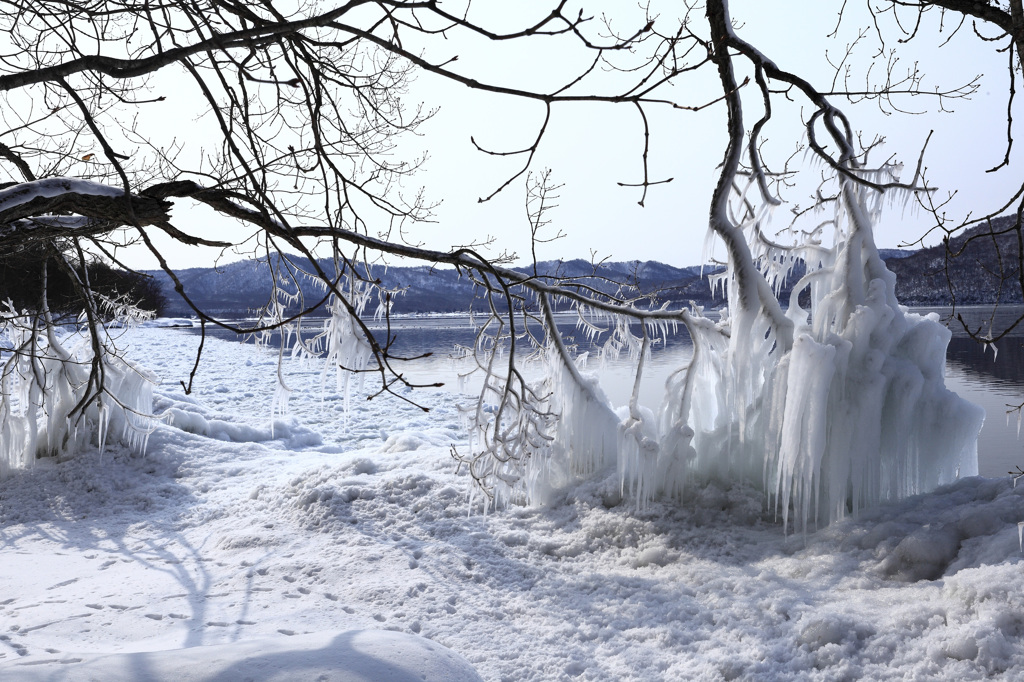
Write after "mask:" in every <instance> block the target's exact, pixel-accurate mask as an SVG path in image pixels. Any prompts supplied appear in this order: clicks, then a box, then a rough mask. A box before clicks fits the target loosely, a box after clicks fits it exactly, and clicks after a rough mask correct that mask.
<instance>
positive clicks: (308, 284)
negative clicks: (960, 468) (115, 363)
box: [148, 218, 1021, 317]
mask: <svg viewBox="0 0 1024 682" xmlns="http://www.w3.org/2000/svg"><path fill="white" fill-rule="evenodd" d="M1010 220H1011V219H1009V218H999V219H996V220H993V222H992V230H993V231H994V232H996V233H998V232H999V231H1000V230H1004V229H1006V227H1008V226H1009V225H1010ZM988 232H989V226H988V225H987V224H986V225H984V226H977V227H975V228H973V229H972V230H971V231H969V232H967V233H965V234H964V235H961V236H959V237H956V238H954V239H952V240H951V241H950V247H951V249H952V250H954V251H956V250H959V249H960V248H962V247H963V245H964V243H965V242H966V241H967V239H968V238H969V237H970V236H972V235H978V234H981V233H985V234H986V238H985V239H983V240H976V241H973V242H971V243H970V244H969V245H968V246H967V247H966V248H965V249H964V252H963V253H962V254H961V255H960V256H959V257H957V258H955V259H951V260H949V262H948V264H947V261H946V248H945V246H944V245H939V246H935V247H930V248H925V249H920V250H913V251H912V250H904V249H880V253H881V255H882V258H883V259H884V260H885V261H886V265H887V266H888V267H889V269H890V270H892V271H893V272H894V273H896V277H897V280H896V295H897V298H898V299H899V300H900V302H901V303H903V304H905V305H950V304H951V303H952V301H953V297H954V296H955V297H956V301H957V303H959V304H978V303H995V302H1001V303H1019V302H1021V292H1020V286H1019V285H1017V286H1016V288H1014V286H1013V285H1014V283H1015V282H1016V277H1017V276H1018V250H1017V241H1016V234H1015V233H1012V234H1006V235H996V236H995V237H991V236H989V235H988V234H987V233H988ZM995 244H998V253H997V250H996V247H995ZM295 262H296V263H298V265H299V267H302V268H303V269H306V270H307V271H308V270H310V263H309V261H305V260H303V259H298V260H296V261H295ZM1000 263H1001V264H1002V275H1001V276H1000V275H998V273H999V272H1000V269H999V267H1000ZM275 265H276V263H275ZM321 266H322V267H324V269H325V270H326V271H328V272H331V271H333V265H332V264H331V263H330V261H326V260H325V261H322V262H321ZM516 269H517V270H519V271H520V272H523V273H528V274H533V268H516ZM719 272H721V266H714V265H705V266H699V265H695V266H690V267H686V268H677V267H674V266H671V265H666V264H665V263H660V262H657V261H612V262H603V263H600V264H597V265H595V264H592V263H590V262H588V261H585V260H582V259H576V260H569V261H544V262H541V263H538V264H537V274H538V275H539V276H542V277H544V276H546V277H561V278H569V279H570V280H572V279H578V280H579V281H580V282H581V283H583V282H584V278H587V279H586V281H585V283H586V285H587V286H589V287H594V288H597V289H600V290H601V291H604V292H605V293H610V294H612V293H615V292H616V291H617V289H618V288H619V285H618V283H619V282H627V283H631V284H635V285H637V289H635V290H632V291H630V292H626V294H625V295H627V296H637V295H641V294H643V295H652V296H653V300H654V301H655V304H657V305H661V304H662V303H664V302H666V301H667V302H669V303H670V304H671V305H673V306H675V307H679V306H684V305H688V304H689V303H690V302H691V301H692V302H693V303H695V304H697V305H700V306H704V307H707V308H713V307H716V306H719V305H721V304H722V303H724V298H723V297H722V296H721V290H720V289H719V290H717V291H715V292H713V291H712V288H711V285H710V282H709V279H708V277H709V275H714V274H717V273H719ZM947 272H948V273H949V282H947V281H946V273H947ZM148 274H151V275H153V276H154V277H155V278H156V280H157V281H158V282H159V283H160V285H161V287H162V288H163V291H164V293H165V295H166V296H167V307H166V309H165V310H164V314H165V315H169V316H188V315H191V314H192V310H191V308H189V307H188V305H187V304H186V303H185V302H184V301H183V300H182V299H181V297H179V296H178V295H177V294H176V293H175V292H174V287H173V285H172V283H171V280H170V278H169V277H168V276H167V275H166V274H165V273H164V272H162V271H159V270H154V271H148ZM177 274H178V278H179V279H180V280H181V282H182V284H183V285H184V290H185V293H186V295H188V296H189V298H191V299H192V301H193V302H194V303H195V304H196V305H197V306H199V307H200V308H202V309H203V310H205V311H207V312H209V313H210V314H214V315H219V316H230V317H242V316H246V315H250V314H252V313H253V312H255V311H258V310H260V309H262V308H263V307H264V306H266V305H267V302H268V301H269V299H270V294H271V287H270V266H269V265H268V263H267V262H266V261H265V260H264V261H256V260H247V261H238V262H235V263H230V264H228V265H223V266H218V267H216V268H188V269H185V270H179V271H178V272H177ZM372 274H373V276H374V277H376V278H379V279H380V280H381V283H382V284H383V286H385V287H386V288H388V289H391V290H396V291H401V292H402V293H401V294H400V295H398V296H396V298H395V301H394V305H393V310H394V312H396V313H456V312H467V311H469V310H470V308H471V307H473V308H474V309H476V310H482V309H483V308H484V306H485V303H484V302H483V301H482V300H479V299H476V300H475V302H474V299H475V296H476V291H475V289H476V287H475V285H474V284H473V282H472V281H471V280H470V279H469V277H468V276H466V275H464V274H460V273H459V272H457V271H456V270H455V269H453V268H448V267H440V266H436V267H431V266H427V265H421V266H411V267H383V266H381V267H374V268H373V270H372ZM801 274H802V268H797V269H796V271H795V272H794V273H793V275H791V276H790V278H789V281H788V282H787V286H786V287H783V294H784V295H785V292H786V290H787V288H788V287H791V286H792V284H793V283H794V282H796V281H797V280H798V279H799V276H800V275H801ZM301 281H304V282H305V283H304V284H303V285H302V291H303V295H304V297H305V301H306V305H311V304H312V303H315V302H316V301H318V300H320V299H321V298H322V297H323V295H324V293H323V289H322V287H320V286H318V285H317V284H315V283H314V282H313V281H312V280H308V281H307V280H306V278H302V279H301ZM1000 281H1002V286H1001V287H1000ZM951 289H952V293H951ZM294 309H297V308H294Z"/></svg>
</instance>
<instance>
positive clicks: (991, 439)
mask: <svg viewBox="0 0 1024 682" xmlns="http://www.w3.org/2000/svg"><path fill="white" fill-rule="evenodd" d="M919 312H937V313H938V314H939V315H940V317H941V318H943V319H946V318H948V317H949V309H926V310H922V311H919ZM958 312H961V314H962V315H963V319H964V320H966V321H967V323H968V325H969V326H970V328H971V329H972V330H976V329H979V328H983V329H987V328H988V325H989V324H990V323H992V324H994V328H995V329H996V330H997V331H998V330H999V329H1001V328H1003V326H1005V325H1007V324H1010V323H1012V322H1013V321H1014V320H1015V319H1017V317H1019V316H1020V315H1021V313H1022V312H1024V308H1022V307H1009V306H1007V307H1004V308H1000V309H998V310H996V311H995V315H993V311H992V310H991V309H990V308H983V307H971V308H965V309H962V310H960V311H958ZM309 324H310V326H311V327H313V326H319V325H320V323H319V322H313V323H309ZM949 324H950V329H952V330H953V338H952V340H951V341H950V344H949V348H948V351H947V354H946V358H947V366H946V385H947V386H948V387H949V388H950V389H951V390H953V391H956V392H957V393H958V394H960V395H961V396H963V397H964V398H966V399H967V400H970V401H971V402H973V403H976V404H978V405H980V406H982V407H983V408H984V409H985V412H986V418H985V426H984V427H983V428H982V431H981V436H980V438H979V440H978V469H979V473H980V474H981V475H982V476H1005V475H1006V473H1007V472H1008V471H1009V470H1011V469H1013V468H1015V467H1016V466H1017V465H1018V464H1019V465H1021V466H1024V440H1022V439H1019V438H1018V429H1017V413H1013V414H1012V415H1011V416H1010V418H1009V421H1008V420H1007V414H1006V411H1007V405H1008V404H1009V405H1013V406H1016V405H1020V404H1021V403H1024V325H1022V328H1020V329H1017V330H1015V331H1014V334H1013V335H1011V336H1008V337H1006V338H1004V339H1002V340H1001V341H1000V342H999V343H998V344H997V347H998V352H997V353H995V354H994V353H993V352H992V350H988V351H985V350H984V349H983V348H982V347H981V346H980V345H979V344H978V343H977V342H975V341H974V340H972V339H970V338H969V337H968V336H967V334H966V333H965V332H964V330H963V327H962V325H960V324H959V322H958V321H957V320H951V321H950V323H949ZM1001 325H1002V326H1001ZM373 329H374V331H375V332H380V334H381V340H382V341H383V333H384V332H385V329H384V327H383V325H380V324H374V325H373ZM559 330H560V331H561V332H562V334H563V335H564V336H565V337H566V338H567V339H568V340H569V342H570V343H573V344H575V346H576V349H577V351H578V352H589V353H591V358H592V359H591V360H590V361H589V363H588V365H587V370H588V371H592V372H597V373H599V374H600V376H601V384H602V386H603V388H604V390H605V392H606V393H607V395H608V397H609V399H610V400H611V402H612V404H614V405H625V404H626V403H627V402H628V401H629V396H630V392H631V391H632V389H633V381H634V375H633V367H632V363H631V362H630V361H629V359H628V358H626V357H621V358H619V359H617V360H616V359H611V360H605V361H604V362H601V361H600V360H597V359H594V358H596V357H597V352H596V351H597V350H598V349H599V347H600V343H601V339H600V338H599V339H598V340H597V341H591V340H590V339H588V338H587V337H586V335H585V334H583V333H582V332H581V331H580V330H578V329H577V327H576V323H575V318H574V317H572V316H565V317H564V318H562V319H561V320H560V321H559ZM194 331H195V332H196V333H198V330H194ZM314 331H315V330H314V329H309V330H308V331H307V332H305V333H306V334H312V333H314ZM539 331H540V330H537V332H538V334H539ZM634 331H639V330H638V329H637V330H634ZM207 333H208V334H211V335H213V336H217V337H219V338H223V339H237V338H238V337H237V336H235V335H234V334H232V333H230V332H225V331H224V330H219V329H218V330H213V329H208V330H207ZM390 335H391V337H392V339H393V345H392V347H391V350H390V353H391V354H392V355H393V356H405V357H416V356H423V355H425V354H429V356H428V357H425V358H421V359H418V360H416V361H414V362H409V363H408V364H407V365H404V366H403V367H402V370H401V371H403V373H405V375H406V376H407V377H408V378H409V379H410V380H411V381H412V382H413V383H422V384H431V383H434V382H438V381H441V382H444V384H445V385H446V387H448V388H450V389H451V390H457V389H458V388H459V387H460V386H461V387H462V388H463V389H464V390H465V391H466V392H468V393H475V392H477V391H479V389H480V381H481V379H480V378H479V373H478V374H477V376H476V377H475V378H474V377H470V378H469V379H468V380H465V379H464V380H462V381H460V378H459V376H460V375H465V374H467V373H468V372H469V371H470V370H471V369H472V368H473V360H472V359H471V358H461V359H460V357H459V356H460V354H459V353H458V352H457V351H456V348H458V347H472V345H473V343H474V332H473V329H472V327H471V326H470V321H469V318H468V317H444V318H414V319H408V318H403V319H395V320H392V323H391V328H390ZM666 341H667V343H661V342H659V343H658V344H656V345H655V347H654V351H653V354H652V357H651V359H650V361H649V362H648V363H647V367H646V370H645V373H644V377H643V381H642V382H641V387H640V402H641V404H644V405H647V406H649V407H651V408H655V409H656V408H657V407H658V405H659V404H660V402H661V396H662V394H663V392H664V385H665V380H666V379H667V378H668V377H669V375H670V374H671V373H672V372H674V371H675V370H677V369H679V368H680V367H682V366H684V365H685V364H686V363H687V362H689V359H690V355H691V353H692V346H691V343H690V339H689V336H688V335H687V334H686V332H685V330H683V329H682V328H680V331H679V333H677V334H675V335H672V336H669V338H668V339H667V340H666ZM994 356H995V357H994ZM541 371H542V367H541V366H540V365H539V363H535V364H534V365H533V366H532V367H531V366H529V365H527V367H526V374H527V375H528V376H529V375H530V374H534V375H535V376H536V375H539V374H540V373H541Z"/></svg>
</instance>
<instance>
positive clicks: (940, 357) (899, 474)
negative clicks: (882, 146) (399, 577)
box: [473, 187, 984, 531]
mask: <svg viewBox="0 0 1024 682" xmlns="http://www.w3.org/2000/svg"><path fill="white" fill-rule="evenodd" d="M847 190H848V191H849V195H848V196H847V197H846V201H844V202H843V204H842V205H841V206H840V207H839V208H838V209H837V215H836V216H835V220H834V221H831V224H832V225H834V226H835V229H836V235H835V242H834V243H835V247H834V248H823V247H821V246H819V245H815V244H811V245H809V246H804V247H801V248H785V249H784V248H781V247H778V246H777V245H773V244H771V243H769V242H767V241H764V240H760V239H759V229H758V227H757V225H756V224H755V222H754V221H750V222H749V223H748V224H746V225H742V224H741V225H740V229H743V230H745V231H746V235H745V237H746V239H747V241H748V243H749V244H750V245H752V251H753V256H754V257H753V259H752V262H753V263H754V264H755V266H756V267H757V268H758V273H757V274H758V275H759V276H762V277H764V278H765V279H766V280H767V282H768V283H769V285H770V286H773V287H775V291H776V292H777V291H778V287H779V281H780V280H781V279H782V278H783V277H785V276H786V275H787V274H789V272H790V271H791V268H792V266H793V264H794V263H796V262H797V261H802V262H804V263H805V265H806V271H807V274H806V275H805V276H804V277H803V278H802V279H801V281H800V282H799V283H798V284H797V285H796V287H795V288H794V290H793V294H792V298H791V299H790V301H789V306H788V309H785V310H784V311H783V310H782V308H780V309H779V312H781V314H782V316H783V319H782V323H780V320H779V319H778V318H779V316H778V315H776V316H775V317H773V316H772V315H770V314H768V312H766V310H765V309H764V306H763V305H761V304H760V303H759V302H758V301H756V300H755V301H750V300H744V299H743V298H742V296H741V295H740V293H739V290H740V287H737V286H734V283H735V281H736V277H737V276H738V272H737V270H738V268H739V267H742V265H743V264H736V263H732V262H730V263H729V268H728V270H727V271H726V272H725V273H724V274H723V275H722V277H721V280H722V283H723V284H724V285H725V288H726V292H727V295H728V310H727V312H723V314H722V317H721V319H719V320H717V321H716V320H712V319H710V318H709V317H705V316H703V315H702V313H701V312H700V311H699V310H695V311H692V312H691V311H686V312H684V313H682V314H681V316H680V321H681V322H682V323H683V324H685V325H686V327H687V329H688V331H689V333H690V336H691V338H692V341H693V356H692V359H691V361H690V363H689V365H688V366H686V367H683V368H681V369H680V370H678V371H677V372H676V373H675V374H673V375H672V376H671V377H670V378H669V379H668V381H667V384H666V392H665V395H664V399H663V403H662V405H661V407H660V410H659V411H658V412H657V413H655V412H654V411H652V410H650V409H647V408H645V407H643V406H641V405H638V404H637V391H638V389H639V381H638V382H637V390H636V391H635V392H634V395H633V398H632V400H631V401H630V404H629V405H628V406H625V407H621V408H618V409H615V408H614V407H613V406H612V405H611V404H610V403H609V402H608V399H607V398H606V397H605V394H604V393H603V392H602V391H601V389H600V386H599V385H598V383H597V376H596V375H589V374H585V373H583V372H581V371H580V368H579V367H577V366H576V364H575V363H574V362H573V361H572V359H571V358H569V356H568V355H567V353H565V352H564V347H563V346H562V345H561V344H560V343H556V342H551V343H550V344H549V347H548V349H547V353H546V355H547V362H548V371H547V376H546V378H545V380H544V382H545V385H544V386H543V387H542V388H539V389H538V390H537V391H536V395H539V396H544V398H543V401H544V404H542V405H537V406H534V407H533V408H532V409H531V410H530V412H531V413H532V414H555V415H557V419H549V420H547V425H546V432H545V433H544V436H545V437H544V438H533V439H532V441H531V444H530V448H529V449H530V451H529V452H528V453H523V454H524V455H525V456H521V457H508V456H504V457H500V458H494V460H493V461H492V462H491V464H490V467H489V468H488V467H487V466H483V465H480V464H479V463H478V466H477V468H476V478H477V480H478V482H480V484H481V486H489V489H488V490H486V492H487V493H488V495H489V498H488V501H489V502H494V503H496V504H499V505H500V504H502V503H505V502H508V501H510V500H514V499H525V500H526V501H527V502H529V503H544V502H545V501H547V500H549V499H551V497H552V495H553V494H555V493H557V492H558V491H560V490H565V489H566V488H567V487H570V486H572V485H576V484H578V483H579V482H580V481H581V480H582V479H584V478H587V477H591V476H594V475H600V474H601V473H602V472H604V473H605V475H608V473H610V472H611V471H612V470H617V472H618V477H619V483H620V485H621V488H622V490H623V492H624V493H626V494H627V495H628V496H630V497H632V499H633V500H634V501H635V502H636V503H637V504H639V505H641V506H642V505H645V504H647V503H648V502H649V501H650V500H651V499H654V498H682V497H684V496H685V494H686V491H687V490H688V489H690V490H693V489H694V488H695V487H696V486H700V485H702V484H704V483H706V482H708V481H712V480H714V481H719V482H725V483H730V482H746V483H750V484H753V485H756V486H758V487H761V488H762V489H763V490H764V492H765V495H766V499H767V502H768V506H769V508H770V510H771V511H773V512H774V513H775V514H776V515H777V516H778V518H780V520H782V521H783V523H784V524H785V525H786V527H789V526H790V524H792V525H794V526H796V528H797V529H798V530H801V531H803V530H807V529H808V528H809V527H813V526H814V525H817V524H826V523H831V522H833V521H835V520H837V519H840V518H843V517H845V516H847V515H850V514H856V513H857V512H858V510H859V509H862V508H866V507H871V506H875V505H878V504H879V503H882V502H885V501H892V500H896V499H899V498H902V497H906V496H908V495H913V494H917V493H921V492H926V491H928V490H931V489H934V488H935V487H937V486H939V485H941V484H944V483H949V482H952V481H953V480H955V479H956V478H957V477H959V476H970V475H976V474H977V452H976V443H977V436H978V432H979V431H980V429H981V425H982V421H983V418H984V412H983V410H982V409H981V408H979V407H977V406H975V405H973V404H971V403H968V402H966V401H964V400H962V399H961V398H960V397H958V396H957V395H956V394H954V393H953V392H951V391H949V390H948V389H947V388H946V387H945V385H944V372H945V354H946V346H947V344H948V342H949V338H950V332H949V330H948V329H946V328H945V327H944V326H943V325H942V324H941V323H940V322H939V320H938V317H937V316H936V315H934V314H930V315H923V316H922V315H918V314H914V313H911V312H909V311H907V310H906V309H905V308H903V307H901V306H900V305H899V304H898V303H897V301H896V297H895V293H894V288H895V276H894V275H893V274H892V273H891V272H889V271H888V270H887V269H886V268H885V265H884V263H883V261H882V260H881V258H880V257H879V255H878V252H877V249H876V248H875V245H874V240H873V236H872V234H871V229H872V225H873V221H874V220H875V219H876V217H877V214H878V212H879V211H880V207H879V206H877V205H876V206H868V202H869V199H870V197H869V196H868V195H867V194H866V190H858V189H856V188H853V189H851V188H849V187H848V188H847ZM747 274H749V273H747ZM804 291H807V292H808V293H809V299H810V308H809V309H805V308H803V307H801V305H800V299H799V296H800V293H801V292H804ZM804 295H805V296H807V294H804ZM612 322H613V326H614V330H615V331H614V332H613V334H612V337H613V338H614V339H616V343H618V344H620V345H625V346H627V347H629V348H630V349H631V352H632V353H633V354H634V356H636V358H637V362H638V363H639V365H640V368H639V369H638V371H642V363H643V359H644V354H645V353H646V352H647V347H646V345H645V344H643V343H642V339H640V338H638V337H637V336H635V335H634V334H633V333H632V332H631V331H630V329H629V327H628V325H627V324H625V323H622V322H621V321H620V322H618V323H617V324H616V323H615V322H614V321H612ZM646 327H647V330H646V332H645V337H646V336H648V335H655V336H656V335H658V334H659V333H664V332H665V328H664V327H665V325H664V323H661V324H654V323H647V325H646ZM535 421H536V420H535ZM473 426H474V429H475V438H476V444H477V447H478V448H480V447H483V448H484V449H486V448H488V447H491V448H492V449H493V445H492V443H493V441H494V439H495V437H496V434H498V433H500V432H501V431H502V429H503V428H505V429H506V430H507V429H508V427H507V426H506V427H503V426H501V425H496V424H494V423H486V422H481V421H480V420H477V423H476V424H474V425H473ZM541 426H542V430H543V428H544V425H543V424H542V425H541Z"/></svg>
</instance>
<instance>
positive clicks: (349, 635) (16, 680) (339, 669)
mask: <svg viewBox="0 0 1024 682" xmlns="http://www.w3.org/2000/svg"><path fill="white" fill-rule="evenodd" d="M0 677H3V679H4V680H8V681H9V682H30V681H31V680H53V679H96V680H105V682H121V681H122V680H123V681H124V682H148V681H149V680H153V681H154V682H155V681H158V680H159V681H163V680H175V682H205V681H207V680H210V681H212V680H261V681H263V682H275V681H280V682H285V681H288V682H291V681H292V680H300V679H301V680H318V681H322V682H481V681H482V679H483V678H481V677H480V676H479V675H478V674H477V673H476V671H475V670H473V667H472V666H471V665H470V664H469V663H468V662H466V660H465V659H464V658H462V657H461V656H459V655H458V654H457V653H455V652H454V651H452V650H450V649H447V648H445V647H443V646H441V645H440V644H437V643H435V642H432V641H430V640H429V639H425V638H423V637H417V636H414V635H407V634H403V633H400V632H390V631H381V630H351V631H347V632H319V633H314V634H309V635H296V636H281V637H268V638H261V639H253V640H248V641H244V642H234V643H232V644H219V645H213V646H198V647H192V648H189V649H172V650H169V651H150V652H139V653H130V654H109V655H106V656H96V655H90V654H65V653H62V654H58V655H47V656H38V657H36V656H32V657H26V658H22V659H19V660H17V661H14V662H12V663H10V664H8V665H6V666H4V665H0Z"/></svg>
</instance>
